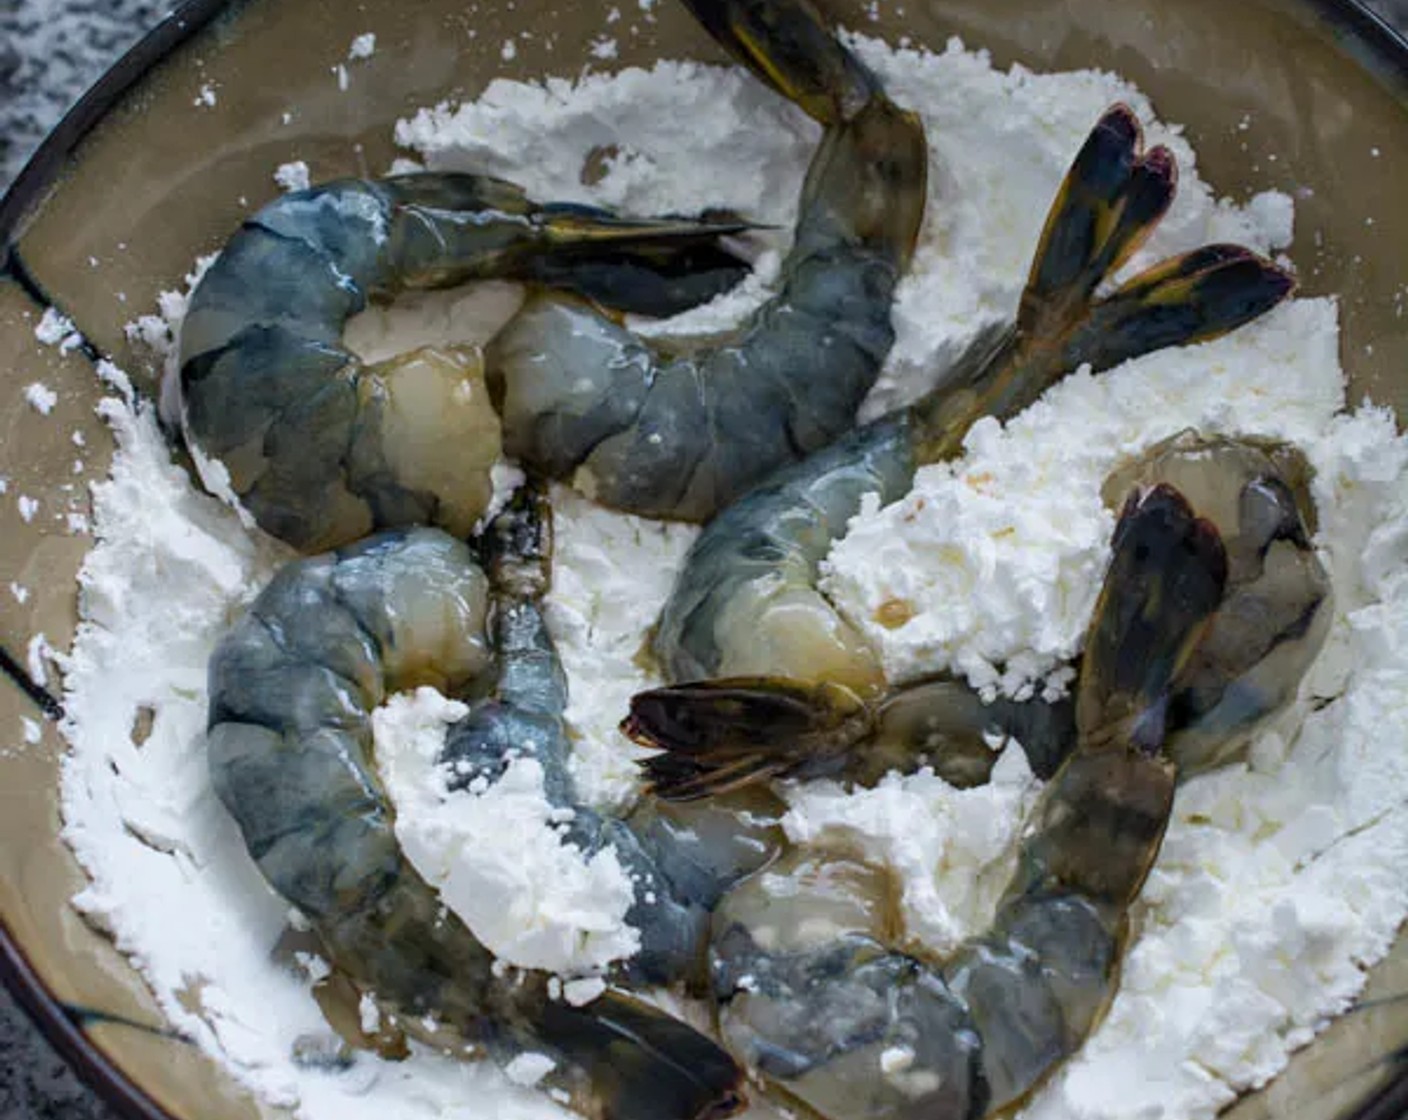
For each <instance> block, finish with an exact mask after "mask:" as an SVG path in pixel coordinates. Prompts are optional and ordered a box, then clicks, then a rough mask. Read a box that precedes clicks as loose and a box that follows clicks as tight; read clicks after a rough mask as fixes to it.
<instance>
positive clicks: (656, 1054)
mask: <svg viewBox="0 0 1408 1120" xmlns="http://www.w3.org/2000/svg"><path fill="white" fill-rule="evenodd" d="M488 593H489V587H488V583H487V581H486V579H485V576H484V574H483V572H482V571H481V570H480V568H479V567H478V566H477V565H476V564H475V563H474V562H473V560H472V559H471V556H470V553H469V550H468V548H467V547H466V546H465V545H464V544H462V543H460V542H458V541H456V540H455V539H453V538H452V537H449V536H447V535H446V534H444V533H443V532H441V531H439V530H437V529H415V530H411V531H408V532H401V531H393V532H390V533H385V534H381V535H378V536H374V537H371V538H369V539H368V540H365V541H362V542H360V543H358V544H356V545H354V546H352V547H350V548H347V549H344V550H342V551H339V552H336V553H331V554H326V555H320V556H314V557H312V558H309V559H305V560H300V561H296V562H294V563H292V564H289V565H288V566H286V567H285V568H283V569H282V570H281V571H280V572H279V573H278V574H277V575H276V576H275V577H274V580H273V581H272V582H271V583H270V584H269V586H268V587H267V588H266V589H265V590H264V591H263V593H262V594H261V595H260V596H259V597H258V598H257V599H256V600H255V602H254V604H253V606H252V607H251V608H250V610H249V612H248V613H247V614H246V615H245V616H244V617H243V618H242V619H241V620H240V621H239V622H237V623H236V624H235V626H234V627H233V628H232V630H231V631H230V632H229V633H228V634H227V635H226V636H225V637H224V639H223V640H222V641H221V642H220V644H219V646H218V647H217V649H216V652H215V654H214V656H213V658H212V660H211V663H210V719H209V760H210V769H211V777H212V780H213V784H214V787H215V790H216V792H217V794H218V795H219V797H220V799H221V801H222V802H224V804H225V806H226V808H228V809H229V811H230V813H231V814H232V815H233V817H234V818H235V820H236V822H237V823H238V825H239V827H240V829H241V831H242V833H243V835H244V840H245V844H246V845H247V847H248V849H249V852H250V854H251V855H252V856H253V857H254V859H255V861H256V863H257V864H258V865H259V869H260V870H261V872H263V874H264V876H265V878H266V879H267V880H268V881H269V883H270V885H271V886H272V887H273V888H274V889H275V890H276V891H277V892H278V893H279V894H280V895H282V896H283V897H284V898H285V899H287V900H288V901H289V902H290V903H292V904H293V905H294V906H296V907H298V909H299V910H300V911H301V912H302V913H303V914H304V915H306V917H307V918H308V920H309V921H310V923H311V924H312V927H313V929H314V930H315V931H316V933H317V934H318V935H319V937H320V938H321V940H322V942H323V944H324V946H325V949H326V951H327V955H328V958H329V959H330V960H331V961H332V962H333V964H334V966H335V969H336V970H337V972H338V973H340V974H341V975H342V976H343V977H345V978H346V979H347V980H349V981H350V982H351V983H352V984H353V985H355V986H356V988H358V989H359V990H360V991H361V992H363V993H364V994H372V995H374V997H375V998H376V1000H377V1001H379V1003H380V1004H381V1005H382V1006H383V1007H384V1009H385V1010H386V1011H387V1012H388V1013H389V1014H390V1016H391V1019H392V1021H393V1022H394V1023H395V1025H396V1026H397V1027H398V1028H399V1029H401V1030H403V1031H404V1032H406V1033H408V1034H414V1035H417V1036H419V1037H422V1038H424V1039H425V1041H427V1042H429V1043H431V1044H432V1045H437V1046H440V1047H443V1048H445V1049H447V1050H450V1051H451V1052H453V1053H457V1054H458V1053H464V1052H465V1051H466V1050H469V1049H477V1048H483V1049H485V1050H487V1051H488V1053H489V1054H490V1055H491V1056H493V1057H494V1058H496V1059H498V1060H505V1059H508V1058H511V1057H512V1056H513V1055H514V1054H516V1053H520V1052H523V1051H532V1052H536V1053H541V1054H545V1055H547V1056H548V1057H550V1058H551V1059H552V1060H553V1061H554V1062H555V1063H556V1065H555V1067H554V1069H553V1071H552V1072H551V1073H550V1074H549V1075H548V1077H547V1078H546V1081H545V1087H546V1088H548V1089H549V1090H556V1091H559V1092H562V1093H565V1094H567V1097H566V1099H568V1100H569V1101H570V1102H571V1103H572V1105H573V1106H574V1107H575V1108H577V1109H578V1110H579V1111H581V1112H582V1113H583V1114H584V1115H587V1116H589V1117H592V1118H593V1120H608V1118H612V1120H694V1118H706V1117H718V1116H723V1115H726V1114H728V1113H730V1112H732V1111H733V1110H735V1109H736V1108H738V1107H740V1105H741V1103H742V1097H741V1095H740V1093H739V1088H738V1083H739V1080H740V1072H739V1070H738V1067H737V1066H736V1065H735V1064H734V1062H733V1061H732V1059H730V1058H729V1056H728V1055H727V1054H726V1053H725V1052H724V1051H723V1050H721V1049H720V1048H719V1047H718V1046H717V1045H716V1044H715V1043H713V1042H712V1041H710V1040H709V1039H708V1038H706V1037H705V1036H703V1035H702V1034H699V1033H698V1032H696V1031H695V1030H693V1029H692V1028H690V1027H688V1026H687V1025H685V1024H684V1023H681V1022H679V1021H677V1020H675V1019H673V1018H671V1017H670V1016H668V1015H666V1014H664V1013H663V1012H661V1011H658V1010H656V1009H655V1008H653V1007H650V1006H648V1005H646V1004H643V1003H641V1002H639V1001H637V1000H635V999H634V998H632V997H630V996H628V995H625V994H623V993H621V992H619V991H615V990H607V991H605V992H603V993H602V994H601V995H599V996H597V998H595V999H594V1000H592V1001H591V1002H590V1003H588V1004H586V1005H585V1006H582V1007H573V1006H571V1005H570V1004H568V1003H563V1002H559V1001H557V1000H554V999H553V998H551V994H550V990H549V984H548V978H547V977H546V976H544V975H541V974H532V973H529V974H524V975H522V976H517V977H511V976H510V977H503V976H500V975H498V974H496V970H495V968H494V967H493V966H494V961H493V958H492V956H491V954H490V953H489V951H488V950H487V949H486V948H485V947H484V946H483V945H482V944H481V943H480V942H479V941H478V940H476V938H475V937H474V935H473V934H472V933H471V932H470V931H469V929H468V928H467V927H466V926H465V925H464V924H463V922H461V921H460V919H459V918H457V917H456V916H455V915H454V914H453V913H450V912H447V911H446V910H445V908H444V906H443V905H442V903H441V901H440V898H439V896H438V894H437V893H436V891H435V890H434V889H433V888H431V887H430V886H429V885H428V884H427V883H426V882H425V880H423V879H422V878H421V877H420V875H419V874H417V872H416V871H415V870H414V869H413V868H412V867H411V865H410V864H409V863H408V862H407V860H406V858H405V856H404V855H403V854H402V852H401V850H400V848H399V846H398V845H397V842H396V837H395V833H394V831H393V827H392V817H393V810H392V807H391V805H390V803H389V802H388V800H387V796H386V793H385V791H384V789H383V787H382V784H381V781H380V778H379V777H378V775H377V772H376V769H375V766H374V764H373V762H372V758H371V750H372V732H371V719H370V713H371V710H372V709H373V708H374V707H376V706H377V705H378V704H379V703H380V702H381V700H382V699H383V697H385V696H386V695H387V694H388V693H390V692H393V691H397V690H401V689H407V688H414V687H417V686H419V685H425V684H428V685H433V686H435V687H438V688H440V689H441V690H442V691H445V692H447V693H450V694H454V693H456V692H458V691H460V690H462V689H464V688H465V687H466V686H467V685H468V684H469V683H470V682H472V681H473V680H474V678H476V677H478V676H480V675H482V673H483V672H484V670H485V669H486V668H487V666H488V664H489V661H490V650H489V645H488V643H487V641H486V638H485V623H486V612H487V610H488V598H489V596H488Z"/></svg>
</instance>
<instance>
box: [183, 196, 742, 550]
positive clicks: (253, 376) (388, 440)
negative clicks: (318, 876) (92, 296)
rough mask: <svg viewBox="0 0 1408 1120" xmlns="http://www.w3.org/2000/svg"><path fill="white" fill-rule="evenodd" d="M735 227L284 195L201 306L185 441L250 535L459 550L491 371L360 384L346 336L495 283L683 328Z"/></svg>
mask: <svg viewBox="0 0 1408 1120" xmlns="http://www.w3.org/2000/svg"><path fill="white" fill-rule="evenodd" d="M741 228H743V227H742V226H741V225H740V223H738V222H736V221H732V220H719V221H691V220H687V219H682V218H681V219H674V218H667V219H660V220H656V221H649V220H646V221H632V220H628V219H624V218H619V217H617V216H615V215H614V214H611V213H609V212H607V211H604V210H595V209H591V208H588V207H581V206H569V205H538V204H535V203H533V202H531V201H529V200H528V198H527V197H526V196H525V195H524V194H523V192H522V191H521V190H519V188H517V187H515V186H513V185H512V184H510V183H505V182H503V181H502V180H498V179H489V178H485V177H482V176H476V175H459V174H434V173H426V174H419V175H402V176H393V177H391V178H387V179H380V180H375V181H373V180H363V179H344V180H340V181H337V182H332V183H327V184H324V185H321V186H318V187H314V188H312V189H311V190H306V191H299V192H297V193H294V194H289V195H285V196H283V197H282V198H279V199H277V200H276V201H274V202H272V203H270V204H269V205H268V206H266V207H264V209H262V210H260V211H259V212H258V213H257V214H255V215H253V216H252V217H251V218H249V219H247V220H246V221H245V223H244V224H243V225H242V226H241V227H240V229H239V230H238V231H237V232H236V233H235V235H234V236H233V237H232V238H230V240H229V242H228V243H227V244H226V246H225V249H224V251H223V252H222V253H221V254H220V256H219V258H218V259H217V260H216V262H215V263H214V264H213V265H212V266H211V268H210V270H209V271H208V272H207V273H206V274H205V276H204V278H202V280H201V281H200V283H199V284H198V285H197V287H196V290H195V291H194V292H193V293H192V295H191V302H190V309H189V311H188V313H187V315H186V319H185V322H184V324H183V325H182V328H181V353H180V382H179V383H180V387H181V396H182V414H183V423H184V425H185V430H186V436H187V441H188V442H189V443H190V444H191V446H192V449H193V451H194V452H195V453H196V454H197V456H198V461H201V460H209V459H214V460H217V461H218V463H215V464H208V463H204V462H203V463H202V467H203V471H204V472H205V473H206V475H207V478H208V479H210V478H211V475H210V471H211V470H214V472H215V474H216V475H220V474H222V473H223V475H225V476H228V477H227V478H226V479H225V482H226V483H227V484H228V487H229V488H231V489H233V491H234V492H235V493H236V494H238V495H239V497H240V499H241V500H242V502H243V503H244V505H245V507H246V508H247V509H248V510H249V511H250V512H251V513H252V514H253V516H254V517H255V519H256V520H257V521H258V522H259V524H260V525H261V526H262V527H263V528H264V529H266V530H267V531H268V532H270V533H272V534H273V535H274V536H277V537H279V538H281V539H283V540H286V541H288V542H289V543H290V544H292V545H293V546H294V547H296V548H298V549H300V550H302V551H305V552H310V551H315V550H317V549H320V548H328V547H333V546H337V545H342V544H347V543H349V542H351V541H353V540H355V539H357V538H358V537H361V536H365V535H366V534H367V533H369V532H371V531H372V530H373V529H378V528H387V527H395V526H405V525H413V524H434V525H440V526H442V527H444V528H445V529H447V530H448V531H449V532H451V533H452V534H454V535H456V536H467V535H468V534H469V533H470V532H471V530H472V529H473V527H474V525H475V523H476V521H477V520H478V519H479V518H480V517H481V516H482V515H483V513H484V512H485V508H486V507H487V505H488V504H489V501H490V495H491V493H492V486H491V481H490V469H491V467H492V465H493V464H494V462H495V461H496V460H497V458H498V457H499V453H500V434H499V421H498V417H497V416H496V414H495V413H494V410H493V407H492V405H491V404H490V402H489V397H488V392H487V390H486V388H485V384H484V375H483V363H482V356H481V355H480V353H479V351H478V350H477V349H475V348H464V347H448V348H423V349H419V350H415V351H412V352H411V353H409V354H404V355H399V356H397V357H395V358H392V359H390V360H388V361H385V362H381V363H377V364H375V365H370V366H364V365H363V364H362V363H361V362H360V361H359V360H358V358H357V357H356V356H355V355H354V354H352V353H351V352H350V351H349V350H347V349H346V348H345V347H344V346H343V345H342V344H341V335H342V329H343V325H344V324H345V323H346V321H347V319H348V318H349V317H350V316H352V315H353V314H355V313H356V312H358V311H361V310H362V309H363V308H364V307H365V306H366V305H367V303H368V302H369V301H373V300H384V299H389V298H391V297H392V296H394V295H396V294H398V293H400V292H403V291H407V290H411V289H426V288H442V287H448V286H450V285H453V284H460V283H464V282H466V281H470V280H480V279H487V278H500V279H511V280H524V281H530V282H537V283H546V284H554V285H561V286H564V287H568V288H571V289H574V290H577V291H583V292H585V293H587V294H589V295H592V296H595V297H599V298H602V299H607V300H611V301H613V302H615V303H616V304H618V305H620V306H623V307H625V308H628V309H641V310H648V311H656V312H658V311H661V310H678V309H680V308H681V307H684V306H689V305H692V304H694V303H698V302H700V301H701V300H703V299H707V298H709V297H710V296H712V295H714V294H717V292H719V291H721V290H723V288H725V287H727V286H728V285H729V284H731V283H732V282H734V281H736V280H737V279H738V278H739V277H740V276H741V275H742V274H743V271H744V270H743V268H742V266H741V265H739V264H738V262H736V261H733V260H732V258H729V257H727V255H726V254H724V253H723V252H722V250H719V249H717V248H712V247H711V245H710V243H711V242H712V241H713V240H714V239H715V238H717V237H718V236H719V235H720V234H723V233H729V232H736V231H738V230H739V229H741ZM691 270H698V271H697V272H696V271H691Z"/></svg>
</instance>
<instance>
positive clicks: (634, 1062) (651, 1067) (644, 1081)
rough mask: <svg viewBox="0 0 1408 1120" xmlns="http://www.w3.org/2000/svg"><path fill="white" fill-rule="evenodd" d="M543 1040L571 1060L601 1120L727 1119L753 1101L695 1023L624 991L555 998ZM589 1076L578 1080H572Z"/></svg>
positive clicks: (544, 1020) (541, 1031)
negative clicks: (577, 1000) (587, 999)
mask: <svg viewBox="0 0 1408 1120" xmlns="http://www.w3.org/2000/svg"><path fill="white" fill-rule="evenodd" d="M534 1034H535V1035H536V1041H538V1042H540V1043H542V1044H544V1045H546V1046H547V1047H548V1048H549V1049H550V1050H552V1051H555V1052H556V1054H557V1055H559V1056H560V1057H562V1058H563V1059H565V1062H566V1065H567V1067H568V1070H569V1071H570V1075H569V1079H568V1080H567V1082H566V1083H565V1084H562V1085H561V1087H562V1088H564V1089H566V1090H567V1091H568V1092H569V1093H571V1092H572V1091H573V1089H574V1088H576V1089H580V1090H581V1091H582V1093H583V1095H584V1097H585V1099H587V1100H589V1101H590V1102H591V1106H590V1109H591V1114H592V1115H597V1116H599V1117H600V1120H720V1118H722V1117H725V1116H730V1115H732V1114H733V1113H735V1112H737V1111H739V1110H740V1109H741V1108H742V1107H743V1106H744V1105H745V1104H746V1103H747V1100H746V1097H745V1096H744V1093H743V1089H742V1082H743V1071H742V1070H741V1069H740V1068H739V1067H738V1065H737V1063H735V1062H734V1060H733V1059H732V1058H731V1057H729V1055H728V1054H727V1053H726V1052H725V1051H724V1050H723V1049H721V1048H720V1047H719V1046H718V1045H717V1044H716V1043H714V1042H713V1041H712V1040H710V1039H709V1038H708V1037H706V1036H705V1035H703V1034H701V1033H700V1032H699V1031H697V1030H695V1029H694V1028H693V1027H691V1026H690V1025H689V1024H688V1023H684V1022H681V1021H680V1020H679V1019H676V1018H674V1017H672V1016H670V1015H667V1014H666V1013H665V1012H663V1011H661V1010H659V1009H658V1008H655V1007H652V1006H650V1005H649V1004H646V1003H643V1002H641V1001H640V1000H638V999H635V998H633V997H631V996H628V995H625V994H623V993H621V992H616V991H607V992H604V993H603V994H602V995H600V996H598V997H597V998H596V999H595V1000H593V1001H592V1002H591V1003H589V1004H587V1005H586V1006H584V1007H573V1006H572V1005H571V1004H569V1003H565V1002H556V1001H553V1002H549V1003H548V1004H547V1005H546V1007H545V1008H544V1009H543V1012H542V1015H541V1017H540V1019H539V1020H538V1022H537V1023H536V1025H535V1029H534ZM571 1076H577V1077H581V1078H582V1079H584V1082H585V1083H584V1084H580V1085H575V1086H574V1085H573V1084H572V1082H571V1080H570V1077H571Z"/></svg>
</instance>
